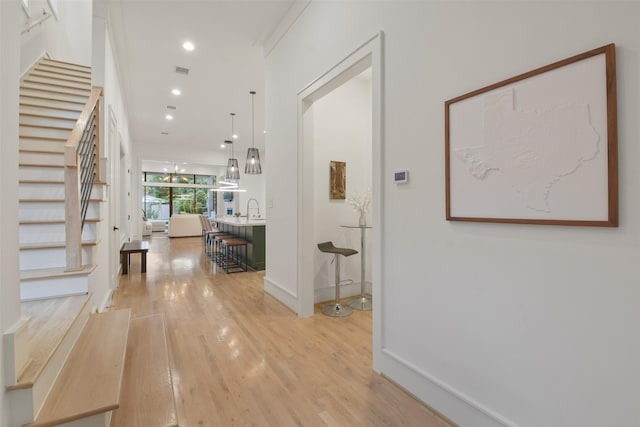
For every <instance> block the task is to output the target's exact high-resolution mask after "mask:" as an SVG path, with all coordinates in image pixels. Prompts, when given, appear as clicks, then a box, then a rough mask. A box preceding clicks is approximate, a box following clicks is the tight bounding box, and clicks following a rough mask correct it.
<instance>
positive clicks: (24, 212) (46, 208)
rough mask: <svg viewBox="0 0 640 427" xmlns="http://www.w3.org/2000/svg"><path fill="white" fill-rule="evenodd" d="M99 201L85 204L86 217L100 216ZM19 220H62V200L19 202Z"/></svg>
mask: <svg viewBox="0 0 640 427" xmlns="http://www.w3.org/2000/svg"><path fill="white" fill-rule="evenodd" d="M100 207H101V206H100V203H96V202H90V203H89V205H88V206H87V218H93V219H95V218H101V209H100ZM18 209H19V210H18V218H20V221H21V222H22V221H46V220H53V221H64V219H65V204H64V201H60V202H58V203H20V205H19V208H18Z"/></svg>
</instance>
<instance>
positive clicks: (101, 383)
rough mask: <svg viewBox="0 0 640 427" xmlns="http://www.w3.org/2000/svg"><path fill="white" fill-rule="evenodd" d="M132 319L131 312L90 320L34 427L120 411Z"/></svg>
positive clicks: (91, 318)
mask: <svg viewBox="0 0 640 427" xmlns="http://www.w3.org/2000/svg"><path fill="white" fill-rule="evenodd" d="M130 318H131V310H130V309H125V310H116V311H110V312H106V313H101V314H94V315H92V316H91V317H90V318H89V320H88V321H87V324H86V325H85V327H84V330H83V331H82V333H81V334H80V337H78V340H77V341H76V344H75V346H74V348H73V351H72V352H71V354H70V355H69V358H68V359H67V363H65V365H64V367H63V368H62V371H61V372H60V375H59V376H58V378H57V379H56V382H55V384H54V385H53V388H52V389H51V392H50V393H49V396H48V398H47V400H46V401H45V403H44V405H43V407H42V410H41V411H40V413H39V414H38V417H37V418H36V420H35V422H34V423H33V424H32V426H33V427H44V426H52V425H56V424H62V423H68V422H72V421H76V420H79V419H82V418H86V417H91V416H96V415H99V414H105V415H106V413H107V412H109V411H113V410H114V409H117V408H118V402H119V401H120V387H121V384H122V374H123V370H124V358H125V351H126V348H127V337H128V330H129V321H130ZM105 424H106V421H105Z"/></svg>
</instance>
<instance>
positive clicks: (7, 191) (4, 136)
mask: <svg viewBox="0 0 640 427" xmlns="http://www.w3.org/2000/svg"><path fill="white" fill-rule="evenodd" d="M21 14H22V11H21V10H20V2H19V1H18V0H7V1H2V2H0V34H1V36H0V58H2V61H0V180H2V185H0V200H2V208H1V209H0V242H1V243H2V244H0V333H1V334H4V333H5V332H6V331H7V330H9V329H10V328H11V327H12V326H13V325H14V324H15V323H16V322H18V321H19V320H20V280H19V277H20V275H19V259H18V227H17V226H16V224H18V178H17V177H18V81H19V78H20V68H19V63H20V62H19V60H20V24H19V23H20V17H21ZM3 367H4V346H3V340H0V385H2V386H1V387H0V425H2V426H5V425H8V424H9V410H10V408H9V404H8V402H7V395H6V393H5V389H4V384H5V379H4V370H3V369H2V368H3Z"/></svg>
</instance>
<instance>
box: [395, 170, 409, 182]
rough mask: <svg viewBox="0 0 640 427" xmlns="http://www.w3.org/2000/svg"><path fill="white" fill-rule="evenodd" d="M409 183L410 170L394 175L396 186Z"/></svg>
mask: <svg viewBox="0 0 640 427" xmlns="http://www.w3.org/2000/svg"><path fill="white" fill-rule="evenodd" d="M408 181H409V171H408V170H403V171H397V172H394V173H393V182H395V183H396V184H404V183H405V182H408Z"/></svg>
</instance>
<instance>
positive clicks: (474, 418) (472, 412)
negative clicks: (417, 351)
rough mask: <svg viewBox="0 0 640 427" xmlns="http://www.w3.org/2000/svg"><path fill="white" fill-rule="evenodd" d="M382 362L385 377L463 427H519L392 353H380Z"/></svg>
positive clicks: (381, 369) (382, 372) (386, 350)
mask: <svg viewBox="0 0 640 427" xmlns="http://www.w3.org/2000/svg"><path fill="white" fill-rule="evenodd" d="M379 361H380V363H379V368H380V369H379V370H380V373H381V374H383V375H384V376H386V377H388V378H389V379H391V380H392V381H393V382H396V383H398V384H399V385H400V386H401V387H403V388H405V389H406V390H407V391H408V392H409V393H411V394H413V395H414V396H415V397H416V398H418V399H419V400H421V401H422V402H424V403H425V404H426V405H427V406H429V407H431V408H433V409H434V410H436V411H438V412H439V413H441V414H442V415H443V416H445V417H447V418H449V419H450V420H451V421H453V422H454V423H456V424H458V425H460V426H473V427H519V426H518V424H516V423H514V422H513V421H510V420H508V419H506V418H505V417H503V416H501V415H499V414H496V413H495V412H494V411H492V410H490V409H488V408H486V407H484V406H483V405H482V404H480V403H478V402H476V401H475V400H473V399H472V398H470V397H468V396H466V395H465V394H464V393H462V392H460V391H459V390H456V389H455V388H454V387H452V386H450V385H448V384H446V383H445V382H443V381H441V380H439V379H438V378H436V377H435V376H433V375H430V374H429V373H427V372H425V371H423V370H422V369H420V368H418V367H417V366H415V365H413V364H411V363H410V362H408V361H406V360H404V359H403V358H402V357H400V356H398V355H396V354H395V353H394V352H393V351H391V350H389V349H382V350H380V357H379Z"/></svg>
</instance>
